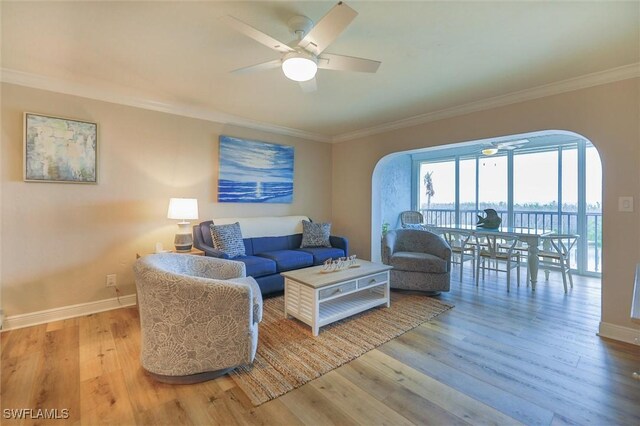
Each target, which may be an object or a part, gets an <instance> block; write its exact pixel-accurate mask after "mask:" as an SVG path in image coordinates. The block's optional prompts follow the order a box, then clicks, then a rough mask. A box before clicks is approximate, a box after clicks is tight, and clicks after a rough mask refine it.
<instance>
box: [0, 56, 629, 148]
mask: <svg viewBox="0 0 640 426" xmlns="http://www.w3.org/2000/svg"><path fill="white" fill-rule="evenodd" d="M0 72H1V74H0V81H2V82H4V83H10V84H16V85H19V86H26V87H31V88H34V89H41V90H47V91H51V92H57V93H64V94H67V95H73V96H80V97H83V98H89V99H95V100H99V101H104V102H111V103H116V104H121V105H127V106H132V107H136V108H143V109H147V110H152V111H159V112H165V113H168V114H174V115H179V116H184V117H190V118H197V119H201V120H206V121H212V122H216V123H221V124H228V125H233V126H238V127H244V128H248V129H253V130H259V131H263V132H269V133H275V134H279V135H283V136H293V137H297V138H302V139H308V140H312V141H316V142H330V143H331V142H332V143H339V142H346V141H350V140H353V139H358V138H363V137H367V136H372V135H377V134H380V133H385V132H389V131H392V130H398V129H404V128H407V127H413V126H417V125H420V124H425V123H429V122H432V121H437V120H442V119H446V118H451V117H455V116H459V115H464V114H470V113H473V112H478V111H483V110H487V109H491V108H497V107H501V106H506V105H510V104H514V103H518V102H524V101H529V100H533V99H538V98H543V97H546V96H552V95H557V94H560V93H565V92H570V91H573V90H580V89H586V88H589V87H594V86H599V85H602V84H608V83H613V82H616V81H621V80H627V79H630V78H637V77H640V62H638V63H634V64H630V65H625V66H622V67H618V68H612V69H610V70H605V71H600V72H596V73H592V74H587V75H584V76H581V77H575V78H571V79H568V80H563V81H559V82H555V83H550V84H546V85H543V86H538V87H534V88H531V89H525V90H521V91H518V92H513V93H509V94H506V95H501V96H496V97H493V98H488V99H483V100H479V101H475V102H470V103H468V104H464V105H459V106H455V107H451V108H446V109H442V110H439V111H433V112H429V113H425V114H420V115H416V116H413V117H408V118H403V119H401V120H396V121H391V122H388V123H384V124H380V125H377V126H372V127H366V128H363V129H359V130H355V131H352V132H346V133H342V134H338V135H335V136H333V137H331V136H327V135H323V134H319V133H312V132H306V131H304V130H299V129H293V128H289V127H284V126H278V125H275V124H269V123H264V122H260V121H255V120H250V119H248V118H245V117H240V116H236V115H231V114H225V113H222V112H219V111H214V110H210V109H205V108H198V107H193V106H190V105H188V104H181V103H173V102H161V101H157V100H153V99H144V98H139V97H133V96H129V95H126V94H124V93H118V92H117V91H115V90H113V89H110V88H105V87H97V86H91V85H88V84H83V83H78V82H72V81H68V80H63V79H58V78H53V77H47V76H42V75H38V74H31V73H26V72H22V71H17V70H13V69H10V68H1V69H0Z"/></svg>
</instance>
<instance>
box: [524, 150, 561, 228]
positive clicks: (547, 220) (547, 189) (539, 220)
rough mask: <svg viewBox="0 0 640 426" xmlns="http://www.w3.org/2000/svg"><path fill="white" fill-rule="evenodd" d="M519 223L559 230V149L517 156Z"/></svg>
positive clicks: (528, 226)
mask: <svg viewBox="0 0 640 426" xmlns="http://www.w3.org/2000/svg"><path fill="white" fill-rule="evenodd" d="M513 211H514V224H515V226H522V227H527V228H537V229H551V230H554V231H558V230H559V228H560V226H559V223H558V221H559V219H558V150H554V151H543V152H532V153H523V154H518V153H514V155H513Z"/></svg>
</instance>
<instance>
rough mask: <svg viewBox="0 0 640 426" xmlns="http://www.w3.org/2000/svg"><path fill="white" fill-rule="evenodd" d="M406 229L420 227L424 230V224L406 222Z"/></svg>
mask: <svg viewBox="0 0 640 426" xmlns="http://www.w3.org/2000/svg"><path fill="white" fill-rule="evenodd" d="M404 229H419V230H421V231H424V225H423V224H421V223H405V225H404Z"/></svg>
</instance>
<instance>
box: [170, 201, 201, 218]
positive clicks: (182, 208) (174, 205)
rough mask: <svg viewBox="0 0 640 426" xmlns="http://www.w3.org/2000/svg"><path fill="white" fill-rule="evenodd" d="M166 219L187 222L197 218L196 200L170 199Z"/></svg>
mask: <svg viewBox="0 0 640 426" xmlns="http://www.w3.org/2000/svg"><path fill="white" fill-rule="evenodd" d="M167 218H168V219H180V220H189V219H197V218H198V200H197V199H195V198H171V199H170V200H169V211H168V212H167Z"/></svg>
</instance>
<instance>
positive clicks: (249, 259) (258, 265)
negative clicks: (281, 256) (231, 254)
mask: <svg viewBox="0 0 640 426" xmlns="http://www.w3.org/2000/svg"><path fill="white" fill-rule="evenodd" d="M233 260H237V261H240V262H242V263H244V264H245V266H246V267H247V276H250V277H262V276H265V275H270V274H275V273H276V262H274V261H273V260H271V259H267V258H265V257H258V256H239V257H236V258H234V259H233Z"/></svg>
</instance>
